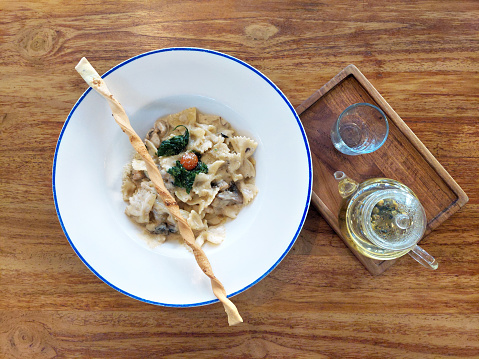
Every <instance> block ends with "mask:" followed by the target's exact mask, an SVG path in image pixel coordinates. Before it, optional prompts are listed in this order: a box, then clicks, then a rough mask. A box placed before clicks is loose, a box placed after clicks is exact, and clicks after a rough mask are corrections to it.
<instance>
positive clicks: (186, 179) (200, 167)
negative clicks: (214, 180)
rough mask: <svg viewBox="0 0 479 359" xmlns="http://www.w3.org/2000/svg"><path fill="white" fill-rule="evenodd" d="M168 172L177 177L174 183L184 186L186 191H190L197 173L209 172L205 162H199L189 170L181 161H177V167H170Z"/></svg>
mask: <svg viewBox="0 0 479 359" xmlns="http://www.w3.org/2000/svg"><path fill="white" fill-rule="evenodd" d="M166 172H168V173H169V174H170V175H172V176H173V177H174V178H175V182H174V183H173V184H174V185H175V186H177V187H182V188H184V189H186V193H190V191H191V189H192V188H193V183H194V182H195V178H196V175H197V174H198V173H208V166H207V165H206V164H205V163H203V162H198V164H197V165H196V167H195V168H194V169H192V170H191V171H188V170H187V169H186V168H184V167H183V166H182V164H181V163H180V161H176V165H175V167H171V168H169V169H168V171H166Z"/></svg>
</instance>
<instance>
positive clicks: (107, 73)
mask: <svg viewBox="0 0 479 359" xmlns="http://www.w3.org/2000/svg"><path fill="white" fill-rule="evenodd" d="M169 51H193V52H195V51H196V52H204V53H208V54H212V55H216V56H221V57H224V58H226V59H229V60H232V61H235V62H237V63H238V64H241V65H243V66H244V67H246V68H247V69H249V70H251V71H253V72H254V73H255V74H257V75H258V76H260V77H261V78H262V79H263V80H265V81H266V82H267V83H268V84H269V85H270V86H271V87H272V88H273V89H274V90H275V91H276V92H277V93H278V94H279V95H280V96H281V98H282V99H283V101H284V102H285V103H286V104H287V105H288V107H289V109H290V110H291V113H292V114H293V115H294V117H295V119H296V122H297V124H298V126H299V129H300V131H301V135H302V136H303V140H304V145H305V148H306V153H307V156H308V170H309V183H308V195H307V198H306V203H305V206H304V211H303V214H302V216H301V221H300V223H299V225H298V229H297V230H296V233H295V235H294V236H293V238H292V240H291V242H290V243H289V245H288V247H287V248H286V250H285V251H284V252H283V254H282V255H281V256H280V257H279V258H278V260H277V261H276V262H275V263H274V264H273V265H272V266H271V268H269V269H268V270H267V271H266V272H265V273H263V274H262V275H261V276H260V277H259V278H258V279H256V280H255V281H253V282H252V283H250V284H248V285H247V286H245V287H244V288H242V289H240V290H238V291H236V292H234V293H231V294H229V295H227V297H228V298H231V297H233V296H235V295H237V294H240V293H242V292H244V291H245V290H247V289H249V288H251V287H252V286H254V285H255V284H256V283H258V282H260V281H261V280H262V279H263V278H265V277H266V276H267V275H268V274H269V273H271V271H272V270H273V269H274V268H276V266H277V265H278V264H279V263H280V262H281V261H282V260H283V258H284V257H285V256H286V254H288V252H289V251H290V249H291V248H292V246H293V244H294V243H295V241H296V239H297V238H298V236H299V233H300V231H301V228H302V227H303V224H304V221H305V220H306V215H307V213H308V209H309V204H310V201H311V190H312V180H313V171H312V165H311V152H310V147H309V143H308V138H307V137H306V133H305V131H304V128H303V125H302V123H301V120H300V119H299V116H298V114H297V113H296V111H295V109H294V108H293V106H292V105H291V103H290V102H289V100H288V99H287V98H286V96H285V95H284V94H283V93H282V92H281V90H280V89H279V88H278V87H277V86H276V85H275V84H274V83H273V82H272V81H271V80H270V79H268V78H267V77H266V76H265V75H263V74H262V73H261V72H260V71H258V70H257V69H255V68H254V67H252V66H251V65H248V64H247V63H246V62H244V61H242V60H239V59H237V58H235V57H233V56H231V55H227V54H224V53H221V52H218V51H214V50H208V49H202V48H196V47H171V48H164V49H159V50H153V51H149V52H145V53H143V54H140V55H137V56H134V57H132V58H130V59H128V60H125V61H124V62H122V63H120V64H118V65H116V66H115V67H113V68H111V69H110V70H108V71H107V72H105V74H104V75H102V76H101V77H102V78H105V77H107V76H108V75H109V74H111V73H112V72H114V71H115V70H117V69H119V68H120V67H122V66H124V65H126V64H128V63H130V62H132V61H135V60H137V59H139V58H141V57H144V56H149V55H154V54H157V53H161V52H169ZM90 91H91V87H89V88H88V89H87V90H86V91H85V92H84V93H83V95H82V96H81V97H80V98H79V99H78V101H77V102H76V104H75V105H74V106H73V108H72V110H71V111H70V113H69V114H68V117H67V119H66V121H65V123H64V125H63V127H62V130H61V132H60V135H59V137H58V141H57V145H56V147H55V155H54V157H53V168H52V189H53V200H54V202H55V210H56V212H57V216H58V219H59V221H60V225H61V227H62V230H63V233H64V234H65V236H66V237H67V239H68V242H69V243H70V245H71V247H72V248H73V250H74V251H75V253H76V254H77V256H78V257H79V258H80V259H81V261H82V262H83V263H84V264H85V265H86V266H87V267H88V269H90V271H92V272H93V273H94V274H95V275H96V276H97V277H98V278H100V279H101V280H102V281H103V282H104V283H106V284H108V285H109V286H110V287H112V288H113V289H115V290H117V291H118V292H120V293H122V294H125V295H126V296H128V297H131V298H133V299H137V300H139V301H141V302H145V303H148V304H154V305H159V306H164V307H174V308H189V307H198V306H203V305H208V304H213V303H218V302H219V300H218V299H212V300H208V301H204V302H199V303H190V304H172V303H161V302H155V301H151V300H148V299H145V298H141V297H138V296H136V295H134V294H131V293H128V292H126V291H125V290H123V289H121V288H119V287H117V286H115V285H114V284H113V283H110V282H109V281H107V280H106V279H105V278H103V277H102V276H101V275H100V273H98V272H97V271H96V270H95V269H94V268H93V267H92V266H91V265H90V264H89V263H88V262H87V261H86V260H85V258H83V256H82V255H81V254H80V252H79V251H78V249H77V248H76V247H75V245H74V244H73V242H72V240H71V239H70V236H69V234H68V231H67V229H66V228H65V225H64V224H63V220H62V216H61V214H60V209H59V208H58V199H57V194H56V190H55V174H56V163H57V155H58V151H59V148H60V144H61V140H62V137H63V133H64V132H65V129H66V127H67V126H68V123H69V121H70V119H71V117H72V116H73V113H74V112H75V110H76V108H77V107H78V106H79V105H80V103H81V102H82V101H83V99H84V98H85V97H86V96H87V95H88V93H89V92H90Z"/></svg>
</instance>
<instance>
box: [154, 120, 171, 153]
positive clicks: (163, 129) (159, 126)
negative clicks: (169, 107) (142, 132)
mask: <svg viewBox="0 0 479 359" xmlns="http://www.w3.org/2000/svg"><path fill="white" fill-rule="evenodd" d="M154 128H155V130H156V132H157V133H158V136H159V137H160V138H161V137H164V136H165V135H166V133H167V132H168V124H167V123H166V122H165V121H164V120H161V119H160V120H157V121H156V122H155V126H154ZM157 147H158V146H157Z"/></svg>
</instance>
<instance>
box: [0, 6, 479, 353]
mask: <svg viewBox="0 0 479 359" xmlns="http://www.w3.org/2000/svg"><path fill="white" fill-rule="evenodd" d="M478 19H479V2H477V1H472V0H471V1H435V0H434V1H421V0H417V1H383V0H377V1H321V2H320V1H294V0H292V1H274V0H273V1H262V0H258V1H250V0H248V1H233V0H231V1H228V0H211V1H174V2H173V1H148V0H144V1H142V0H135V1H122V0H116V1H47V0H45V1H24V0H16V1H11V0H3V1H2V2H0V151H1V156H0V171H1V172H0V173H1V175H0V291H1V296H0V358H2V359H3V358H22V359H23V358H160V357H161V358H426V359H428V358H479V264H478V263H479V215H478V213H479V176H478V175H479V164H478V160H479V121H478V110H479V72H478V63H479V21H478ZM172 46H194V47H203V48H209V49H213V50H218V51H222V52H225V53H228V54H230V55H233V56H236V57H238V58H240V59H241V60H244V61H246V62H248V63H250V64H251V65H252V66H254V67H256V68H257V69H259V70H260V71H261V72H263V73H264V74H265V75H266V76H268V77H269V78H270V79H271V80H272V81H273V82H275V83H276V84H277V85H278V86H279V87H280V89H281V90H282V91H283V92H284V94H285V95H286V96H287V97H288V98H289V99H290V101H291V103H292V104H293V106H295V107H296V106H298V105H300V104H301V103H302V102H303V101H304V100H305V99H306V98H308V97H309V96H310V95H311V94H312V93H313V92H314V91H316V90H317V89H318V88H320V87H321V86H322V85H324V84H325V83H326V82H327V81H329V80H330V79H331V78H332V77H333V76H334V75H336V74H337V73H338V72H339V71H340V70H341V69H343V68H344V67H345V66H347V65H348V64H351V63H354V64H355V65H356V66H358V68H360V69H361V71H362V72H363V74H365V75H366V77H367V78H368V79H369V80H370V81H371V82H372V83H373V84H374V86H375V88H376V89H377V90H378V91H379V93H381V94H382V96H383V97H384V98H385V99H386V101H387V102H388V103H389V104H390V105H391V106H392V107H393V108H394V110H395V111H396V112H397V113H398V114H399V116H401V118H402V119H403V120H404V121H405V123H406V124H407V125H408V126H409V127H410V128H411V129H412V130H413V131H414V133H415V134H416V135H417V136H418V138H419V139H420V140H421V141H422V142H423V143H424V144H425V146H426V147H427V148H428V149H429V150H430V151H431V153H432V154H433V155H434V156H435V157H436V158H437V160H438V161H439V162H440V163H441V164H442V165H443V166H444V168H445V169H446V170H447V171H448V172H449V173H450V174H451V176H452V177H453V178H454V179H455V180H456V181H457V183H458V184H459V185H460V186H461V187H462V188H463V189H464V191H465V192H466V194H467V195H468V196H469V202H468V204H467V205H466V206H465V207H464V208H462V209H461V210H460V211H459V212H457V213H455V214H454V215H453V216H452V217H450V218H449V219H448V220H447V221H445V222H444V223H442V224H441V226H440V227H439V228H437V229H436V230H434V231H433V232H432V233H431V234H430V235H429V236H428V237H427V238H425V239H424V241H423V245H424V247H427V249H428V251H430V252H431V253H432V254H434V255H435V257H436V258H437V259H438V261H439V263H440V266H439V269H438V270H437V271H430V270H426V269H423V268H422V267H420V266H419V265H418V264H417V263H415V262H414V261H413V260H411V259H410V258H401V259H400V260H398V261H397V262H396V263H395V265H394V266H393V267H392V268H390V269H389V270H388V271H387V272H385V273H384V274H383V275H382V276H379V277H374V276H371V275H370V274H369V273H368V272H367V271H366V269H365V268H364V267H363V266H362V265H361V263H359V261H357V260H356V258H355V257H354V255H353V254H352V253H351V252H350V251H349V249H348V248H347V247H346V245H345V244H344V243H343V242H342V241H341V239H340V238H339V237H338V236H337V235H336V234H335V233H334V231H333V230H332V229H331V228H330V227H329V225H328V224H327V223H326V221H325V220H324V219H323V218H322V217H321V216H320V214H319V213H318V212H317V211H316V210H315V209H314V208H313V207H311V209H310V211H309V214H308V218H307V221H306V223H305V225H304V227H303V230H302V232H301V234H300V236H299V238H298V239H297V241H296V244H295V245H294V247H293V248H292V250H291V252H290V253H289V254H288V255H287V256H286V257H285V259H284V260H283V261H282V262H281V263H280V265H279V266H278V267H277V268H276V269H275V270H274V271H273V272H272V273H271V274H270V275H268V276H267V277H266V278H265V279H264V280H262V281H261V282H259V283H258V284H256V285H255V286H254V287H252V288H250V289H249V290H247V291H246V292H244V293H241V294H239V295H238V296H236V297H235V298H234V301H235V304H236V305H237V307H238V309H239V311H240V313H241V314H242V316H243V319H244V320H245V323H244V324H242V325H239V326H235V327H228V326H227V325H226V323H225V316H224V312H223V308H222V306H221V304H219V303H218V304H214V305H210V306H206V307H199V308H188V309H176V308H164V307H156V306H153V305H149V304H145V303H142V302H139V301H136V300H134V299H131V298H129V297H127V296H125V295H123V294H121V293H119V292H117V291H115V290H114V289H112V288H110V287H109V286H107V285H106V284H104V283H103V282H102V281H101V280H100V279H98V278H97V277H96V276H95V275H94V274H92V273H91V272H90V271H89V269H88V268H87V267H86V266H85V265H84V264H83V263H82V262H81V260H80V259H79V258H78V257H77V256H76V254H75V253H74V251H73V250H72V248H71V247H70V245H69V243H68V241H67V239H66V238H65V236H64V234H63V232H62V230H61V227H60V224H59V221H58V219H57V216H56V213H55V208H54V203H53V198H52V188H51V173H52V163H53V155H54V151H55V145H56V141H57V139H58V136H59V134H60V131H61V128H62V125H63V123H64V121H65V119H66V117H67V116H68V113H69V111H70V110H71V108H72V107H73V105H74V104H75V101H76V100H77V99H78V98H79V97H80V95H81V94H82V93H83V92H84V90H85V88H86V87H85V84H84V83H83V80H82V79H81V78H80V77H79V76H78V74H77V73H76V72H75V70H74V66H75V65H76V64H77V62H78V60H79V59H80V58H81V57H82V56H85V57H87V58H88V59H90V60H91V61H94V63H95V67H96V69H97V70H98V72H99V73H104V72H106V71H107V70H108V69H110V68H111V67H113V66H114V65H116V64H118V63H119V62H121V61H123V60H126V59H128V58H130V57H132V56H135V55H137V54H139V53H142V52H146V51H149V50H154V49H158V48H165V47H172ZM279 160H280V159H279Z"/></svg>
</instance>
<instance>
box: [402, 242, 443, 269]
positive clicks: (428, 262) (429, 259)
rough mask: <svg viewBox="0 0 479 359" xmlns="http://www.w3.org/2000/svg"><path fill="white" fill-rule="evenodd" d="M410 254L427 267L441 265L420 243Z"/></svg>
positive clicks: (431, 267)
mask: <svg viewBox="0 0 479 359" xmlns="http://www.w3.org/2000/svg"><path fill="white" fill-rule="evenodd" d="M408 254H409V255H410V256H411V257H413V258H414V259H415V260H416V261H418V262H419V263H421V264H422V265H423V266H424V267H426V268H430V269H437V267H438V266H439V263H438V262H437V261H436V259H435V258H434V257H433V256H431V255H430V254H429V253H427V252H426V251H425V250H424V249H422V248H421V247H419V246H418V245H415V246H414V247H413V248H412V249H411V250H410V251H409V252H408Z"/></svg>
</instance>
